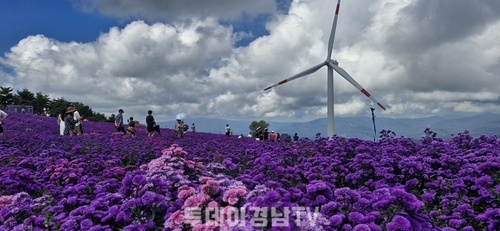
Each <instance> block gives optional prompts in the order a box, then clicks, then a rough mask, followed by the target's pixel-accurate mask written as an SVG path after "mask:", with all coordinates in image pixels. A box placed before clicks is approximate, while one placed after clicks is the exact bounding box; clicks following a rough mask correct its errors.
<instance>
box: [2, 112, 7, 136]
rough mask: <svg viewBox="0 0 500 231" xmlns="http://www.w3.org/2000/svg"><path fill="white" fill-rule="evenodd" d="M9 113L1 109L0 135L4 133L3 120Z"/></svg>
mask: <svg viewBox="0 0 500 231" xmlns="http://www.w3.org/2000/svg"><path fill="white" fill-rule="evenodd" d="M7 116H8V114H7V113H5V112H4V111H2V110H0V136H1V135H3V125H2V120H4V119H5V118H7Z"/></svg>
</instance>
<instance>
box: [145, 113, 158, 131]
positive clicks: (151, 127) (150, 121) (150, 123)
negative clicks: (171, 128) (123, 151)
mask: <svg viewBox="0 0 500 231" xmlns="http://www.w3.org/2000/svg"><path fill="white" fill-rule="evenodd" d="M155 125H156V122H155V118H154V117H153V111H151V110H149V111H148V115H147V116H146V126H147V128H148V136H154V135H155Z"/></svg>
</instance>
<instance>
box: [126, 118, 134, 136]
mask: <svg viewBox="0 0 500 231" xmlns="http://www.w3.org/2000/svg"><path fill="white" fill-rule="evenodd" d="M127 132H128V134H129V135H130V137H132V138H133V137H134V136H135V121H134V117H130V119H128V128H127Z"/></svg>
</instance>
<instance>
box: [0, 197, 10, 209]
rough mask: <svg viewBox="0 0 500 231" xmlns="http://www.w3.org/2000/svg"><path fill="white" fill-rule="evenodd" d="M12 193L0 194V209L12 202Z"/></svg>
mask: <svg viewBox="0 0 500 231" xmlns="http://www.w3.org/2000/svg"><path fill="white" fill-rule="evenodd" d="M12 201H13V199H12V195H7V196H0V209H2V208H5V207H6V206H7V205H9V204H10V203H12Z"/></svg>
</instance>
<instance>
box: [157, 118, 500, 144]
mask: <svg viewBox="0 0 500 231" xmlns="http://www.w3.org/2000/svg"><path fill="white" fill-rule="evenodd" d="M184 121H185V122H186V123H188V124H189V125H190V126H191V124H192V123H195V125H196V130H197V131H199V132H208V133H215V134H224V127H225V125H226V124H229V126H230V127H231V129H232V130H233V135H239V134H243V135H247V134H248V132H249V131H250V130H249V128H248V127H249V125H250V123H251V122H252V121H244V120H226V119H215V118H205V117H198V118H189V117H188V118H186V119H185V120H184ZM174 122H175V121H174V120H171V121H166V122H160V123H159V124H160V126H161V127H164V128H165V127H166V128H172V127H173V125H174ZM267 122H268V123H269V124H270V127H269V129H270V130H273V131H275V132H277V133H281V134H284V133H287V134H290V135H292V136H293V134H295V133H297V134H298V135H299V136H300V137H308V138H311V139H312V138H314V137H315V136H316V134H317V133H321V136H323V137H324V136H326V133H327V128H326V124H327V121H326V118H320V119H316V120H312V121H309V122H269V121H267ZM375 125H376V129H377V134H376V136H377V138H378V135H379V132H380V131H381V130H391V131H393V132H395V133H396V135H397V136H406V137H410V138H415V139H419V138H421V137H422V136H424V135H425V134H424V130H425V129H426V128H430V129H431V130H432V131H434V132H436V133H437V134H438V137H441V138H449V137H450V136H451V135H456V134H458V133H462V132H464V131H465V130H467V131H469V133H470V134H471V135H473V136H479V135H482V134H486V135H497V136H498V135H500V114H495V113H481V114H476V115H447V116H431V117H425V118H416V119H408V118H387V117H376V118H375ZM335 132H336V134H337V135H338V136H343V137H354V138H360V139H369V140H371V139H373V137H374V131H373V122H372V118H371V117H367V116H352V117H336V118H335Z"/></svg>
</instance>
